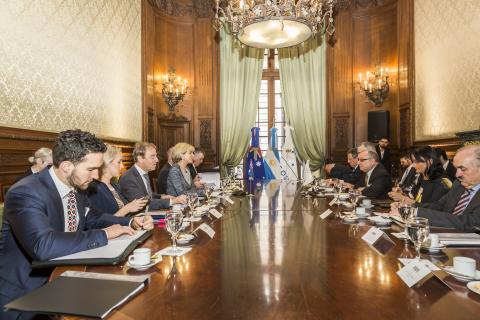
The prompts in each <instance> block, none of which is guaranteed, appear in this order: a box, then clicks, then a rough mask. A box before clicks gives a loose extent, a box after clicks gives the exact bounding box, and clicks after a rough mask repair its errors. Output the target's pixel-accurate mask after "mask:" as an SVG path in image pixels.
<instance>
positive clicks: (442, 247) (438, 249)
mask: <svg viewBox="0 0 480 320" xmlns="http://www.w3.org/2000/svg"><path fill="white" fill-rule="evenodd" d="M446 247H447V246H446V245H444V244H441V243H439V244H438V246H436V247H431V246H424V245H422V246H421V248H422V249H424V250H427V251H428V252H440V251H442V250H443V249H445V248H446Z"/></svg>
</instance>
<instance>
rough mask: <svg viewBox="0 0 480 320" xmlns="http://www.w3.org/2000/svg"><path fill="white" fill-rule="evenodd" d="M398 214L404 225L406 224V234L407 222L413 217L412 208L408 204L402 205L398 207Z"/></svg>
mask: <svg viewBox="0 0 480 320" xmlns="http://www.w3.org/2000/svg"><path fill="white" fill-rule="evenodd" d="M398 213H399V214H400V217H402V220H403V223H404V224H405V234H408V233H407V221H408V220H409V219H410V218H411V215H412V206H411V205H409V204H407V203H401V204H400V206H399V207H398Z"/></svg>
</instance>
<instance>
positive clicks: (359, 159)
mask: <svg viewBox="0 0 480 320" xmlns="http://www.w3.org/2000/svg"><path fill="white" fill-rule="evenodd" d="M367 160H370V158H363V159H362V158H358V161H360V162H363V161H367Z"/></svg>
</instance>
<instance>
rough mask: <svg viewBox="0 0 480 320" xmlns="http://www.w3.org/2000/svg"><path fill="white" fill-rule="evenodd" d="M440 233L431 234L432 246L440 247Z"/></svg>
mask: <svg viewBox="0 0 480 320" xmlns="http://www.w3.org/2000/svg"><path fill="white" fill-rule="evenodd" d="M439 244H440V243H439V240H438V234H431V235H430V247H438V245H439Z"/></svg>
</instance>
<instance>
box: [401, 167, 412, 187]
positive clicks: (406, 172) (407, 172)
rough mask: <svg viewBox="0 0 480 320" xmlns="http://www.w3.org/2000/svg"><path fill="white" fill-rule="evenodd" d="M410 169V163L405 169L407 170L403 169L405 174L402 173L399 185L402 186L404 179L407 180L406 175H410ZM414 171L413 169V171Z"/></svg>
mask: <svg viewBox="0 0 480 320" xmlns="http://www.w3.org/2000/svg"><path fill="white" fill-rule="evenodd" d="M412 169H413V163H412V164H411V165H409V166H408V167H407V169H405V172H404V173H403V175H402V179H401V180H400V184H402V183H403V182H404V181H405V179H406V178H407V176H408V174H409V173H410V170H412ZM414 170H415V169H414Z"/></svg>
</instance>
